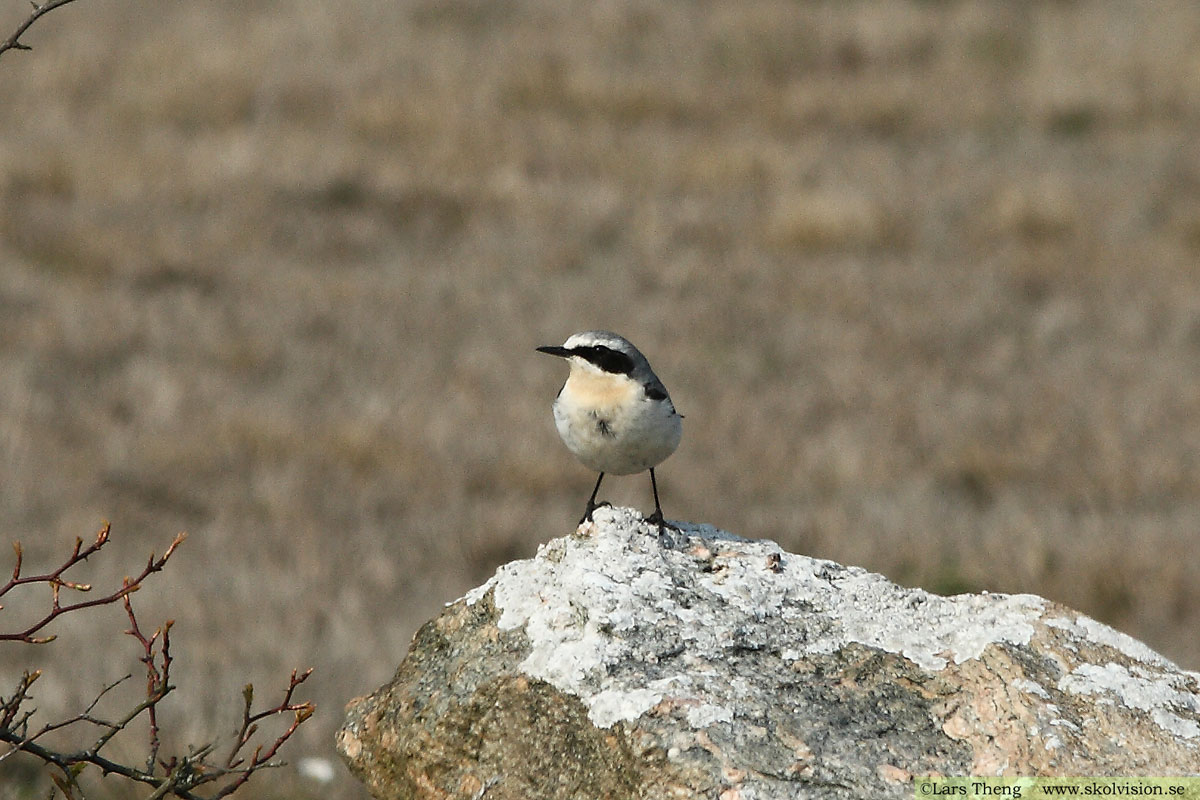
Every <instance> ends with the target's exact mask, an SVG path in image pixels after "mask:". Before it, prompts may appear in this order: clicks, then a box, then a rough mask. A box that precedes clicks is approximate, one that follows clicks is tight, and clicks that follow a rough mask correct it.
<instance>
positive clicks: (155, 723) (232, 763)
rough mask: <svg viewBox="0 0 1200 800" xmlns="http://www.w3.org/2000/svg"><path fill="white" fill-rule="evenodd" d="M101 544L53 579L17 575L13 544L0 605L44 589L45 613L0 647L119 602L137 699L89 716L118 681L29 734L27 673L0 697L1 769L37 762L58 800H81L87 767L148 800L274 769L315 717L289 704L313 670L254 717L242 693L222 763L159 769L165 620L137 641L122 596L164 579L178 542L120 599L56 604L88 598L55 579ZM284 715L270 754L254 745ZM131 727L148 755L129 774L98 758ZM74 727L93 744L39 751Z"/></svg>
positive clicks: (201, 754) (202, 797)
mask: <svg viewBox="0 0 1200 800" xmlns="http://www.w3.org/2000/svg"><path fill="white" fill-rule="evenodd" d="M108 537H109V527H108V526H107V525H105V526H104V528H103V529H102V530H101V531H100V532H99V533H98V534H97V535H96V539H95V541H93V542H92V543H91V544H89V545H87V546H86V547H85V546H84V543H83V541H82V540H80V539H77V540H76V541H75V546H74V548H73V549H72V550H71V553H70V555H68V556H67V558H66V559H65V560H64V561H63V562H62V563H61V564H60V565H59V566H58V567H57V568H56V569H54V570H52V571H50V572H47V573H43V574H38V575H22V574H21V570H22V566H23V563H22V552H21V547H20V545H19V544H17V545H15V546H14V550H15V552H16V563H15V565H14V567H13V571H12V576H11V577H10V578H9V579H8V581H7V582H6V583H5V584H4V585H2V586H0V597H3V596H4V595H5V594H7V593H8V592H10V591H12V590H13V589H15V588H16V587H19V586H28V585H31V584H44V585H47V586H49V587H50V588H51V594H52V600H51V607H50V610H49V611H48V612H47V613H46V614H45V615H44V616H43V618H42V619H41V620H39V621H38V622H36V623H34V624H33V625H31V626H29V627H27V628H26V629H25V630H23V631H19V632H16V633H7V634H0V641H5V640H7V641H21V642H25V643H28V644H38V643H40V642H45V641H49V640H50V639H52V638H53V637H52V636H50V637H46V636H38V635H37V634H38V633H39V632H40V631H42V630H43V629H44V628H45V626H46V625H48V624H49V623H50V622H51V621H53V620H54V619H55V618H57V617H59V616H62V615H63V614H68V613H70V612H73V611H79V610H82V609H85V608H91V607H94V606H99V605H105V604H108V603H114V602H117V601H118V600H119V601H120V602H121V603H122V605H123V606H124V607H125V614H126V616H127V617H128V619H129V629H128V630H126V631H125V632H126V633H127V634H128V635H129V636H131V637H133V638H134V639H136V640H137V641H138V644H139V645H140V646H141V654H140V656H139V661H141V663H142V665H143V667H144V668H145V671H146V691H145V696H144V697H143V699H142V700H141V701H140V702H138V703H137V704H135V705H134V706H133V707H132V708H130V709H128V710H127V711H125V713H124V714H122V715H120V716H118V717H108V716H107V715H101V714H100V713H99V712H98V711H97V709H98V708H99V706H100V705H101V702H102V701H103V700H104V699H105V698H106V697H107V696H108V695H109V694H110V692H112V691H113V690H114V689H115V688H116V687H117V686H119V685H121V684H122V683H124V682H125V681H127V680H128V679H129V678H130V677H132V676H130V675H126V676H125V677H124V678H121V679H120V680H117V681H114V682H112V683H110V684H108V685H107V686H105V687H104V688H102V689H101V690H100V692H99V693H98V694H97V695H96V696H95V697H94V698H93V699H92V701H91V702H90V703H88V705H87V707H86V708H84V709H83V710H82V711H81V712H80V713H78V714H76V715H74V716H72V717H68V718H66V719H63V720H59V721H56V722H50V723H46V724H43V725H41V726H40V727H39V728H36V729H35V730H33V731H32V732H31V730H30V727H31V726H30V720H31V718H32V717H33V715H34V713H35V711H36V709H28V708H26V704H27V703H28V702H29V701H31V700H32V695H31V693H30V691H31V687H32V686H33V684H34V682H35V681H37V679H38V677H39V676H40V675H41V673H40V672H39V671H33V672H26V673H25V674H24V675H23V676H22V677H21V679H20V680H19V681H18V682H17V684H16V687H15V688H14V689H13V690H12V693H11V694H10V695H7V696H4V695H0V743H6V744H7V745H8V746H9V747H8V749H7V750H6V751H4V752H3V753H0V761H3V760H4V759H6V758H8V757H10V756H12V755H14V754H15V753H27V754H29V755H32V756H34V757H35V758H38V759H40V760H41V761H42V762H44V763H45V764H46V765H47V766H49V767H51V768H52V772H51V775H50V777H51V779H52V780H53V781H54V784H55V786H57V787H58V789H59V791H61V792H62V794H63V795H64V796H65V797H66V798H67V800H74V798H77V797H82V789H81V788H80V786H79V783H78V777H79V775H80V773H81V772H82V771H83V770H84V769H85V768H86V767H87V766H88V765H91V766H94V767H97V768H99V769H100V771H101V772H102V773H104V774H106V775H108V774H112V775H119V776H121V777H123V778H125V779H127V780H129V781H132V782H135V783H141V784H144V785H146V786H149V787H152V788H153V793H152V794H151V795H150V797H151V798H164V797H176V798H180V800H220V798H224V797H227V796H228V795H230V794H233V793H234V792H236V791H237V790H238V789H240V788H241V787H242V786H244V785H245V784H246V782H247V781H248V780H249V779H250V777H251V776H252V775H253V774H254V773H255V772H257V771H259V770H261V769H266V768H271V767H277V766H279V765H280V763H281V762H278V761H275V760H274V759H275V758H276V755H277V754H278V752H279V750H280V748H281V747H282V746H283V745H284V744H285V743H286V742H287V741H288V739H290V738H291V736H292V735H293V734H294V733H295V732H296V730H297V729H298V728H299V727H300V725H302V724H303V723H304V722H305V721H307V720H308V719H309V718H310V717H311V716H312V714H313V712H314V711H315V706H314V705H313V704H312V703H311V702H307V701H306V702H297V701H296V700H295V694H296V690H297V688H298V687H299V686H300V685H301V684H302V683H304V681H305V680H307V679H308V677H309V675H311V674H312V670H311V669H309V670H306V671H305V672H303V673H300V672H298V671H296V670H292V674H291V677H290V678H289V680H288V685H287V687H286V688H285V689H284V692H283V699H282V700H281V701H280V702H279V703H278V704H277V705H274V706H272V707H270V708H267V709H264V710H262V711H254V708H253V706H254V687H253V686H251V685H249V684H247V685H246V687H245V689H244V690H243V692H242V721H241V725H240V726H239V728H238V730H236V731H235V732H234V742H233V744H232V746H231V747H230V749H229V751H228V755H227V756H226V757H225V758H224V760H221V759H219V758H218V759H213V760H212V761H210V760H209V759H210V758H212V754H213V753H214V751H215V750H216V747H217V742H216V741H213V742H210V743H209V744H206V745H204V746H203V747H200V748H190V749H189V751H188V753H187V754H186V755H182V756H170V757H169V758H164V759H160V758H159V751H160V749H161V747H162V740H161V729H160V725H159V714H158V704H159V703H160V702H162V700H163V699H164V698H166V697H167V695H169V694H170V693H171V692H172V691H173V690H174V688H175V687H174V686H172V685H171V682H170V678H171V664H172V662H173V658H172V656H171V626H172V624H173V622H172V621H170V620H168V621H167V622H166V623H164V624H163V625H162V626H160V627H159V628H157V629H156V630H155V631H154V632H153V633H150V634H147V633H145V632H144V631H143V628H142V625H141V623H140V622H139V621H138V618H137V614H136V613H135V612H134V608H133V603H132V601H131V599H130V595H131V594H132V593H133V592H134V591H137V590H138V589H139V588H140V587H141V585H142V582H143V581H145V580H146V578H148V577H149V576H150V575H151V574H153V573H155V572H158V571H160V570H162V569H163V567H164V566H165V564H166V563H167V560H168V559H169V558H170V557H171V555H172V553H174V551H175V548H176V547H178V546H179V544H180V543H182V542H183V538H184V534H180V535H179V536H177V537H176V538H175V540H174V541H173V542H172V543H171V546H170V547H168V548H167V550H166V552H165V553H164V554H163V555H162V557H161V558H155V557H154V556H153V555H151V556H150V559H149V560H148V561H147V563H146V566H145V568H144V569H143V570H142V571H141V573H140V574H138V575H137V576H135V577H133V578H125V580H124V582H123V583H122V585H121V588H120V589H118V590H115V591H113V592H111V593H109V594H107V595H105V596H104V597H100V598H96V599H93V600H89V601H83V602H76V603H66V604H64V603H63V602H62V601H61V598H60V592H61V590H62V589H69V590H74V591H80V592H86V591H89V590H90V589H91V586H90V585H89V584H84V583H78V582H75V581H70V580H67V579H66V578H65V577H64V575H65V573H66V572H67V571H68V570H69V569H71V568H72V567H73V566H75V565H76V564H78V563H79V562H81V561H84V560H86V559H87V558H88V557H89V556H91V555H94V554H95V553H97V552H98V551H99V550H100V549H101V548H103V547H104V545H105V544H106V543H107V541H108ZM0 608H2V606H0ZM289 715H290V717H291V722H290V724H289V725H288V726H287V728H286V729H285V730H284V731H283V732H282V733H281V734H279V735H278V736H277V737H275V739H274V741H272V742H270V743H269V744H267V743H265V742H264V743H261V744H257V745H255V744H254V742H255V739H256V738H258V735H259V726H260V723H262V722H264V721H268V720H271V719H274V718H277V717H287V716H289ZM139 718H144V719H145V720H146V724H147V726H148V733H149V753H148V757H147V759H146V761H145V764H144V765H143V766H132V765H129V764H124V763H121V762H118V761H115V760H113V759H111V758H109V757H108V756H106V755H105V754H104V750H105V748H106V747H107V746H108V745H109V743H110V742H111V741H112V739H113V738H114V737H116V736H117V735H118V734H119V733H121V732H122V731H125V730H128V729H129V726H130V725H131V724H132V723H134V722H135V721H136V720H138V719H139ZM77 727H82V728H83V729H84V730H92V732H93V734H92V735H94V738H93V739H91V743H90V744H89V745H86V746H85V747H83V748H82V749H80V750H76V751H74V752H68V751H60V750H57V749H54V748H52V747H48V746H46V745H45V744H43V743H42V742H41V741H40V740H41V739H42V737H44V736H46V735H47V734H49V733H51V732H53V731H63V730H66V729H74V728H77ZM251 746H254V749H253V752H251V753H247V750H248V749H249V748H250V747H251ZM205 786H207V787H209V788H208V793H207V794H205V793H201V792H199V791H197V789H199V788H201V787H205Z"/></svg>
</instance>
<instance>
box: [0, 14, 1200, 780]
mask: <svg viewBox="0 0 1200 800" xmlns="http://www.w3.org/2000/svg"><path fill="white" fill-rule="evenodd" d="M10 5H11V8H10V9H9V10H8V11H6V12H5V16H4V18H5V19H9V20H15V18H16V17H17V16H18V15H19V14H20V13H24V10H23V9H21V6H20V5H19V4H17V3H12V4H10ZM18 9H20V10H18ZM27 41H28V43H30V44H32V45H34V47H35V48H36V49H35V50H34V51H33V52H32V53H9V54H7V55H6V56H5V57H4V58H3V60H2V61H0V109H3V113H2V114H0V196H2V197H3V202H2V203H0V262H2V263H0V519H2V520H3V523H2V524H3V532H4V533H3V536H4V538H20V539H21V540H22V541H24V542H25V544H26V548H27V551H28V555H29V558H30V559H37V558H42V559H45V560H46V561H49V560H50V559H52V557H53V555H54V554H55V553H57V552H61V551H62V549H63V548H64V547H65V546H66V545H67V543H69V542H70V541H71V540H72V539H73V538H74V537H75V536H76V535H84V536H86V535H88V534H89V533H91V532H92V531H94V529H95V528H96V527H97V526H98V525H99V522H100V520H101V519H109V520H111V521H112V522H113V524H114V535H115V536H116V538H117V541H116V542H115V543H114V545H113V548H112V549H113V551H114V553H115V552H116V551H117V550H118V549H119V548H120V547H124V548H125V549H124V550H123V551H122V552H123V553H124V554H125V556H124V558H125V562H124V564H103V565H99V564H98V565H97V569H98V570H100V571H101V572H103V571H106V570H108V571H111V572H112V573H114V574H115V573H117V572H119V571H120V570H121V569H126V570H128V569H130V568H132V566H131V565H132V564H134V563H136V561H138V560H140V559H141V558H142V557H143V556H144V554H145V551H146V550H148V549H149V548H150V547H152V546H158V547H160V548H161V546H163V545H164V544H165V543H166V542H167V541H169V539H170V537H171V536H172V535H173V534H174V533H175V532H176V530H179V529H187V530H188V531H189V532H190V533H191V534H192V535H191V538H190V539H189V541H188V543H187V545H186V546H185V548H184V549H183V550H182V551H181V552H180V553H179V554H178V556H177V557H176V561H175V562H173V566H174V569H173V570H171V571H169V573H168V574H167V575H166V576H164V577H163V580H162V581H161V582H160V583H159V585H158V587H157V589H158V590H157V592H156V591H154V587H151V589H150V590H148V591H146V592H143V593H141V595H140V596H139V600H140V601H141V602H143V603H145V604H147V605H148V606H153V607H154V608H153V611H157V612H158V613H159V614H160V615H161V616H164V617H165V616H174V617H175V618H176V619H177V620H178V622H177V626H176V628H175V635H176V648H177V657H178V662H177V669H178V673H177V675H178V679H179V683H180V685H181V690H180V694H181V698H180V700H179V701H178V702H179V703H180V708H181V709H186V713H184V712H183V711H182V710H181V711H180V713H179V719H177V720H176V724H177V726H179V729H180V731H181V733H180V735H181V736H184V737H190V738H192V739H199V738H201V737H203V736H204V735H206V733H208V732H209V731H212V730H214V726H215V727H216V728H219V729H224V728H228V727H231V726H232V715H233V713H234V712H235V711H236V707H237V693H238V691H239V689H240V686H241V683H242V682H243V681H244V680H247V679H250V680H253V681H254V682H255V683H256V685H258V686H259V688H260V690H261V691H266V690H267V687H270V686H274V685H275V684H277V683H278V682H279V681H280V680H281V679H282V678H283V676H284V675H285V674H286V672H287V670H289V669H290V668H291V667H293V666H307V665H313V666H315V667H316V668H317V672H316V673H315V675H314V677H313V679H312V680H311V681H310V683H309V685H310V686H312V687H313V689H312V691H313V693H314V694H315V698H314V699H316V700H317V702H318V705H319V706H320V710H319V711H318V717H317V718H315V719H314V720H313V721H312V723H310V724H309V725H308V726H306V729H304V730H302V734H304V736H302V737H301V741H298V742H297V743H296V744H295V745H294V746H293V748H292V752H291V758H292V759H293V760H295V759H298V758H299V757H301V756H304V755H320V756H327V757H332V745H331V740H332V735H333V731H334V730H335V728H336V726H337V724H338V722H339V718H340V707H341V704H342V703H343V702H344V701H345V700H346V699H348V698H349V697H350V696H352V695H354V694H355V693H361V692H363V691H366V690H369V689H371V688H373V687H375V686H376V685H378V684H379V683H381V682H382V681H384V680H385V679H386V678H387V677H388V676H389V674H390V672H391V670H392V669H393V668H394V667H395V665H396V664H397V662H398V661H399V659H400V658H401V656H402V655H403V653H404V651H405V649H406V646H407V642H408V639H409V637H410V636H411V634H412V632H413V631H414V629H415V628H416V626H417V625H418V624H419V623H420V622H421V621H423V620H424V619H426V618H427V617H429V616H430V615H432V614H434V613H435V612H436V611H437V610H438V608H439V607H440V606H441V604H442V603H443V602H445V601H448V600H451V599H453V598H455V597H457V596H459V595H460V594H462V593H463V592H464V591H465V590H466V589H468V588H469V587H471V586H472V585H474V584H476V583H478V582H480V581H481V580H483V579H484V578H485V577H487V576H488V575H489V574H490V573H491V571H492V570H493V569H494V568H495V566H496V565H497V564H499V563H501V562H503V561H505V560H508V559H512V558H514V557H519V556H523V555H528V554H530V553H531V552H532V551H533V549H534V547H535V546H536V544H537V543H538V542H540V541H543V540H546V539H549V538H551V537H552V536H557V535H560V534H562V533H564V532H566V531H567V530H569V529H570V527H571V523H572V522H573V521H574V520H575V519H576V517H577V515H578V514H579V511H580V507H581V506H582V504H583V500H584V499H585V498H586V495H587V492H588V487H589V486H590V483H591V481H592V480H593V476H591V475H589V474H588V473H587V472H586V470H584V469H583V468H582V467H580V466H579V465H577V464H576V463H575V462H573V461H572V460H571V458H570V456H569V455H568V454H567V453H566V451H565V450H564V449H563V448H562V446H561V445H560V443H559V442H558V440H557V437H556V435H555V433H554V431H553V427H552V424H551V421H550V414H549V404H550V400H551V398H552V397H553V395H554V392H555V391H556V390H557V387H558V385H559V383H560V382H561V380H562V378H563V375H562V374H561V365H559V364H557V363H551V362H550V361H549V360H548V359H543V358H541V357H539V356H538V355H537V354H536V353H534V352H533V347H534V346H535V345H539V344H546V343H555V342H559V341H561V340H562V339H563V338H565V337H566V336H567V335H568V334H569V333H571V332H573V331H575V330H578V329H582V328H586V327H593V326H603V327H608V328H612V329H614V330H617V331H621V332H623V333H625V334H626V335H628V336H629V337H630V338H632V339H633V340H634V341H635V342H637V343H638V344H639V345H641V346H642V347H643V349H644V350H645V351H646V352H647V353H648V354H649V355H650V358H651V360H652V361H653V363H654V364H655V366H656V368H657V369H658V372H659V373H660V375H662V377H663V378H664V380H665V381H666V382H667V384H668V386H670V387H671V390H672V394H673V396H674V398H675V400H676V402H677V405H678V406H679V407H680V409H681V410H682V411H683V413H685V414H686V415H687V423H686V427H685V436H684V442H683V445H682V446H681V448H680V450H679V452H678V453H677V454H676V455H675V456H674V457H673V458H672V459H671V460H670V461H669V462H667V464H666V465H664V467H663V469H662V471H661V488H662V490H663V500H664V504H665V506H666V510H667V513H668V515H669V516H673V517H677V518H683V519H689V520H696V521H707V522H713V523H715V524H718V525H720V526H723V527H726V528H728V529H730V530H732V531H736V532H738V533H741V534H744V535H747V536H754V537H772V538H776V539H778V540H779V541H780V542H781V543H782V544H783V545H784V546H786V547H787V548H789V549H793V550H799V551H803V552H806V553H810V554H814V555H820V556H824V557H829V558H834V559H837V560H839V561H843V562H850V563H855V564H861V565H863V566H865V567H868V568H870V569H873V570H879V571H882V572H884V573H886V574H888V575H890V576H892V577H893V578H896V579H898V580H900V581H902V582H905V583H909V584H917V585H922V586H925V587H928V588H931V589H934V590H941V591H960V590H975V589H985V588H986V589H990V590H999V591H1010V592H1025V591H1028V592H1037V593H1040V594H1043V595H1046V596H1048V597H1051V598H1054V599H1056V600H1060V601H1063V602H1066V603H1068V604H1071V605H1073V606H1076V607H1078V608H1080V609H1082V610H1084V611H1086V612H1088V613H1091V614H1093V615H1095V616H1097V617H1099V618H1100V619H1102V620H1104V621H1106V622H1109V623H1111V624H1113V625H1116V626H1118V627H1120V628H1122V629H1124V630H1126V631H1129V632H1130V633H1132V634H1134V635H1137V636H1139V637H1141V638H1143V639H1145V640H1147V641H1148V642H1150V643H1151V644H1152V645H1154V646H1155V647H1157V648H1159V649H1160V650H1162V651H1163V652H1165V653H1167V654H1168V655H1170V656H1172V657H1173V658H1175V659H1177V660H1178V661H1180V662H1181V663H1182V664H1184V665H1186V666H1190V667H1193V668H1195V667H1197V666H1200V638H1198V637H1197V636H1196V635H1195V632H1196V630H1197V629H1198V628H1200V561H1198V560H1197V559H1196V556H1195V553H1196V535H1197V531H1198V530H1200V455H1198V454H1200V422H1198V421H1197V420H1198V418H1200V417H1198V413H1197V412H1198V410H1200V271H1198V269H1197V266H1196V265H1197V263H1198V258H1200V167H1198V166H1197V165H1198V164H1200V144H1197V143H1198V142H1200V137H1197V135H1196V132H1197V128H1198V126H1200V58H1198V57H1197V55H1196V53H1197V52H1200V11H1197V9H1196V7H1195V6H1194V5H1193V4H1190V3H1187V2H1159V3H1154V4H1137V3H1133V4H1131V3H1123V2H1115V1H1114V2H1099V1H1095V2H1083V1H1082V0H1080V1H1079V2H1053V3H1032V4H1016V3H1013V4H1009V3H986V2H911V3H842V2H820V3H794V2H785V0H755V1H754V2H748V3H738V4H732V5H731V4H720V3H702V2H701V3H686V4H684V3H663V2H649V0H646V1H645V2H639V1H638V0H616V1H615V2H601V3H564V2H560V0H529V2H517V1H516V0H512V1H511V2H510V1H509V0H456V1H454V2H444V1H441V0H438V1H434V0H429V2H405V3H394V4H393V3H373V2H358V1H357V0H348V1H347V2H342V3H336V4H332V3H324V2H315V0H301V1H300V2H293V3H286V4H282V3H272V2H258V1H253V2H252V1H249V0H236V1H235V0H211V1H210V2H203V3H171V4H152V5H147V4H140V3H119V2H114V1H113V0H88V1H87V2H83V3H76V4H74V5H72V6H69V7H68V8H66V9H64V10H62V11H60V12H57V17H47V19H45V20H43V21H42V23H40V24H39V27H36V28H34V29H33V31H32V34H31V35H30V36H29V37H28V38H27ZM607 488H608V489H609V492H610V494H609V497H610V499H612V500H614V501H616V502H621V503H633V504H636V505H640V506H642V507H645V506H646V505H647V504H648V491H647V488H648V487H646V486H644V485H643V482H642V480H640V479H639V480H633V479H625V480H618V481H613V482H612V483H611V485H610V486H609V487H607ZM145 613H146V614H147V619H151V618H152V617H151V616H150V614H151V613H152V610H151V609H150V608H149V607H148V610H147V611H146V612H145ZM280 621H285V622H284V623H283V624H282V627H284V628H286V629H287V630H288V631H290V633H289V634H288V636H286V637H285V638H283V639H268V638H264V636H265V632H267V631H274V630H276V629H277V628H279V627H281V622H280ZM119 628H120V621H119V619H115V618H114V619H113V620H111V624H107V625H99V626H97V627H96V628H95V629H87V630H76V631H71V632H70V633H69V634H68V633H67V632H64V633H63V637H64V639H67V638H68V636H70V637H73V638H74V641H75V642H76V646H75V647H74V648H61V649H60V650H59V651H47V652H48V653H50V655H48V656H47V655H41V656H40V659H41V660H42V661H43V662H44V661H45V660H46V659H47V658H49V659H50V660H51V661H53V662H54V669H53V670H51V671H52V672H54V673H55V674H54V675H53V676H48V677H47V679H46V683H45V684H44V686H45V687H46V689H44V691H47V690H48V689H49V688H50V687H54V688H55V691H54V692H53V693H49V694H47V696H45V697H44V698H42V699H41V700H40V702H41V704H42V705H43V707H44V708H46V709H47V710H52V709H54V708H56V707H66V706H69V705H70V704H71V703H73V702H78V701H79V700H80V699H83V698H85V697H86V696H90V695H88V693H89V692H91V691H93V690H94V688H95V687H96V686H97V685H99V684H100V683H101V682H102V681H103V680H104V679H105V678H111V677H113V676H114V675H118V674H123V671H127V670H128V669H130V665H131V660H130V656H131V654H130V653H129V652H127V648H124V646H123V644H120V643H119V641H118V642H114V641H112V640H113V639H118V640H119V636H118V633H117V632H118V631H119ZM80 643H82V644H80ZM58 646H59V645H55V647H58ZM83 654H86V657H85V656H84V655H83ZM28 657H29V654H27V653H16V654H14V653H0V658H2V659H3V662H2V663H0V683H7V682H9V681H8V679H7V678H5V677H4V676H6V675H11V674H13V670H15V669H17V668H18V667H19V665H20V664H21V663H22V659H23V658H28ZM51 681H54V683H51ZM272 780H273V781H274V783H272ZM256 783H257V784H258V785H257V786H255V785H254V784H252V785H251V789H250V791H249V792H248V793H247V795H246V796H248V797H264V798H267V797H274V796H290V797H299V796H304V795H305V793H310V794H312V795H313V796H321V797H329V798H359V797H361V796H362V795H361V792H360V790H358V789H357V788H356V787H355V786H353V785H352V782H351V781H350V780H349V778H348V777H347V776H346V775H345V773H344V772H342V773H340V777H339V782H338V784H336V786H335V787H334V788H333V789H329V788H328V787H314V786H306V785H305V784H304V783H303V782H302V781H299V779H298V778H296V777H295V776H294V775H292V774H291V773H289V772H286V771H283V772H280V773H277V774H276V777H274V778H273V779H271V780H262V781H256ZM10 785H12V784H10ZM5 791H10V790H0V796H3V795H4V792H5ZM256 792H257V794H256Z"/></svg>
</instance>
